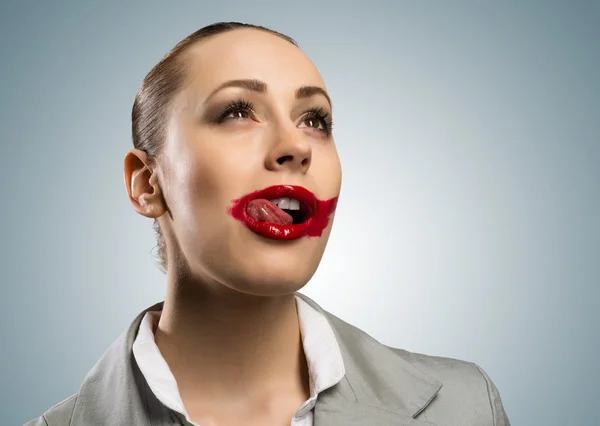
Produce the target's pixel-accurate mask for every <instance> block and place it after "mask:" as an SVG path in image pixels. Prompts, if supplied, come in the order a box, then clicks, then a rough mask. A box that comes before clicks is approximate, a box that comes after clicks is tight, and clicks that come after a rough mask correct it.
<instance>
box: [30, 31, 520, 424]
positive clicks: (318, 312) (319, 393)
mask: <svg viewBox="0 0 600 426" xmlns="http://www.w3.org/2000/svg"><path fill="white" fill-rule="evenodd" d="M331 116H332V109H331V100H330V99H329V96H328V94H327V91H326V90H325V85H324V83H323V80H322V78H321V76H320V74H319V72H318V71H317V70H316V68H315V67H314V65H313V64H312V63H311V61H310V60H309V59H308V58H307V57H306V56H305V55H304V53H303V52H302V51H301V50H300V49H298V47H297V46H296V44H295V43H294V41H293V40H292V39H290V38H289V37H287V36H284V35H282V34H280V33H277V32H274V31H271V30H268V29H266V28H263V27H257V26H252V25H245V24H239V23H219V24H215V25H211V26H208V27H205V28H203V29H201V30H199V31H197V32H196V33H194V34H192V35H190V36H189V37H187V38H186V39H184V40H183V41H181V42H180V43H179V44H178V45H177V46H176V47H175V48H174V49H173V50H172V51H171V52H170V53H169V54H168V55H167V56H166V57H165V58H164V59H163V60H162V61H161V62H160V63H159V64H158V65H156V66H155V67H154V68H153V69H152V71H151V72H150V73H149V74H148V76H146V78H145V80H144V82H143V84H142V87H141V89H140V91H139V92H138V94H137V96H136V99H135V103H134V105H133V112H132V128H133V143H134V147H135V149H133V150H132V151H130V152H129V153H128V154H127V156H126V158H125V182H126V186H127V191H128V194H129V199H130V201H131V203H132V205H133V207H134V209H135V210H136V211H137V212H138V213H139V214H141V215H143V216H146V217H150V218H153V219H155V225H156V229H157V231H158V236H159V249H160V253H161V259H162V265H163V267H164V268H165V269H166V272H167V294H166V297H165V301H164V303H160V304H157V305H155V306H153V307H150V308H148V309H147V310H146V311H144V312H142V313H141V314H140V315H139V316H138V317H137V318H136V319H135V321H134V322H133V323H132V324H131V326H130V327H129V329H128V330H127V331H126V332H125V333H124V334H123V335H122V336H121V337H120V338H119V339H118V340H117V341H116V342H115V343H114V344H113V345H112V346H111V347H110V349H109V350H108V351H107V352H106V353H105V354H104V356H103V357H102V359H101V360H100V361H99V362H98V363H97V364H96V366H95V367H94V368H93V369H92V371H90V373H89V374H88V376H87V377H86V378H85V380H84V382H83V384H82V386H81V388H80V391H79V392H78V393H77V394H76V395H73V396H72V397H71V398H68V399H67V400H65V401H63V402H62V403H60V404H58V405H57V406H55V407H53V408H51V409H50V410H48V411H47V412H46V413H45V414H44V415H43V416H42V417H40V418H38V419H36V420H33V421H32V422H30V423H29V424H30V425H48V426H63V425H65V426H66V425H76V426H83V425H167V424H192V425H200V426H209V425H261V426H262V425H290V424H292V425H296V426H300V425H306V426H308V425H317V426H324V425H331V426H333V425H337V426H347V425H414V426H420V425H422V426H425V425H439V426H442V425H469V426H479V425H480V426H484V425H486V426H487V425H489V426H492V425H494V426H500V425H509V421H508V419H507V417H506V415H505V413H504V410H503V408H502V403H501V401H500V397H499V395H498V391H497V390H496V388H495V386H494V384H493V383H492V382H491V380H490V379H489V377H487V375H486V374H485V373H484V372H483V371H482V370H480V369H479V368H478V367H477V366H476V365H474V364H472V363H468V362H463V361H458V360H453V359H444V358H437V357H430V356H425V355H420V354H413V353H409V352H406V351H403V350H398V349H392V348H388V347H386V346H384V345H382V344H380V343H378V342H377V341H375V340H374V339H373V338H371V337H369V336H368V335H366V334H365V333H364V332H362V331H360V330H358V329H356V328H354V327H352V326H350V325H349V324H346V323H344V322H343V321H341V320H340V319H338V318H336V317H334V316H333V315H331V314H329V313H327V312H325V311H324V310H323V309H322V308H321V307H319V306H318V305H317V304H316V303H315V302H313V301H311V300H310V299H308V298H307V297H305V296H303V295H300V294H298V293H296V292H297V291H298V290H299V289H301V288H302V287H303V286H304V285H305V284H306V283H307V282H308V280H309V279H310V278H311V277H312V275H313V274H314V272H315V270H316V268H317V266H318V264H319V262H320V260H321V257H322V255H323V251H324V249H325V246H326V243H327V240H328V237H329V234H330V231H331V226H332V222H333V218H334V215H335V207H336V203H337V197H338V195H339V192H340V187H341V167H340V163H339V159H338V155H337V152H336V148H335V145H334V141H333V137H332V133H331V129H332V121H331Z"/></svg>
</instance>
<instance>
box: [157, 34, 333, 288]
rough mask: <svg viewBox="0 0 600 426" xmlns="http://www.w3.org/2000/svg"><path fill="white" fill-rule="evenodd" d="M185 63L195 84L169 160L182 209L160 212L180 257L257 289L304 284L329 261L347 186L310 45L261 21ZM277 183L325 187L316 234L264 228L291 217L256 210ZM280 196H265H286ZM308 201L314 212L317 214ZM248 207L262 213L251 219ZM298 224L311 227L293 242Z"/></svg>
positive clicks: (171, 135)
mask: <svg viewBox="0 0 600 426" xmlns="http://www.w3.org/2000/svg"><path fill="white" fill-rule="evenodd" d="M186 61H188V64H189V68H188V71H187V72H188V76H187V81H186V84H185V85H184V87H182V89H181V90H180V91H179V93H178V94H177V95H176V96H175V98H174V102H173V109H172V115H171V119H170V123H169V127H168V136H167V141H166V143H165V146H164V151H163V153H162V155H161V156H160V159H159V162H158V165H159V180H160V183H161V188H162V193H163V196H164V199H165V201H166V204H167V207H168V209H169V211H170V213H171V214H170V215H168V214H165V215H163V216H162V217H161V218H160V221H161V226H162V227H163V229H165V227H166V228H167V229H168V232H166V234H167V236H168V238H171V239H173V238H174V239H175V242H176V243H175V244H173V241H171V246H172V247H175V248H174V249H173V250H175V254H176V256H177V257H179V258H180V259H183V260H184V262H185V263H186V265H187V268H189V270H190V271H191V273H192V274H193V275H194V276H197V277H199V278H200V279H201V280H202V281H204V282H206V283H209V284H217V285H225V286H227V287H229V288H231V289H233V290H236V291H239V292H243V293H247V294H254V295H281V294H287V293H290V292H294V291H296V290H298V289H299V288H301V287H302V286H304V285H305V284H306V283H307V282H308V280H309V279H310V278H311V277H312V275H313V274H314V272H315V270H316V269H317V266H318V264H319V262H320V260H321V257H322V255H323V251H324V250H325V246H326V244H327V240H328V237H329V234H330V231H331V225H332V221H333V216H334V210H335V201H336V200H337V196H338V195H339V192H340V186H341V167H340V162H339V158H338V155H337V152H336V148H335V145H334V141H333V137H332V136H331V133H330V129H329V120H330V118H331V114H332V111H331V105H330V103H329V100H328V97H327V95H326V94H325V93H326V92H325V85H324V83H323V80H322V78H321V76H320V74H319V72H318V71H317V69H316V68H315V66H314V65H313V64H312V62H311V61H310V60H309V59H308V58H307V57H306V56H305V54H304V53H303V52H302V51H301V50H300V49H298V48H297V47H295V46H294V45H292V44H291V43H289V42H288V41H286V40H284V39H281V38H279V37H277V36H275V35H272V34H270V33H267V32H264V31H259V30H254V29H238V30H233V31H230V32H227V33H223V34H219V35H216V36H213V37H210V38H208V39H206V40H204V41H201V42H199V43H196V44H195V45H194V46H192V47H191V48H190V49H189V51H188V52H187V53H186ZM231 82H237V83H231ZM301 88H305V89H303V90H300V92H299V91H298V89H301ZM306 88H312V89H306ZM315 88H316V89H315ZM273 185H293V186H300V187H303V188H304V189H307V190H308V191H310V192H312V194H314V196H315V197H316V199H317V200H318V201H316V204H315V206H316V205H319V206H320V207H319V208H318V209H320V212H319V214H320V215H321V216H322V217H321V218H320V219H319V218H313V219H314V221H313V222H312V223H313V225H312V226H313V228H314V226H316V228H315V229H313V231H312V233H311V232H309V234H310V235H312V236H308V235H306V232H305V229H304V228H301V227H300V228H298V227H295V225H285V224H283V225H282V224H281V223H279V225H275V226H274V227H272V228H273V229H270V228H269V226H267V228H266V229H267V231H266V232H261V231H260V230H261V229H262V230H263V231H265V227H264V226H263V227H262V228H261V226H260V225H261V224H260V221H263V222H265V221H266V223H267V225H268V223H270V222H271V221H273V220H274V221H275V222H282V221H283V222H285V221H286V219H285V218H284V219H282V217H284V216H282V215H281V211H279V210H278V211H272V207H273V206H272V205H267V206H265V205H263V204H261V202H257V203H258V205H257V206H255V207H254V212H251V210H252V209H251V208H249V207H247V206H246V204H248V203H249V202H250V201H251V200H252V199H253V198H256V196H252V195H248V194H252V193H255V191H258V190H262V189H264V188H267V187H271V186H273ZM294 194H299V193H294V192H291V193H289V194H288V193H282V194H275V195H283V196H286V195H287V196H289V198H294ZM275 195H273V194H267V195H265V194H262V196H263V197H264V198H268V199H273V198H281V197H276V196H275ZM258 197H259V198H260V196H258ZM296 198H301V195H298V197H296ZM236 200H238V201H236ZM262 202H263V203H265V202H266V200H262ZM277 202H279V203H281V200H279V201H276V203H277ZM284 202H285V201H284ZM254 204H256V203H254ZM300 204H302V201H301V202H300ZM304 204H310V202H309V201H307V200H306V199H304ZM283 207H288V206H283ZM290 207H291V206H290ZM307 208H308V206H306V205H304V206H303V207H302V209H303V210H304V214H305V215H307V216H310V215H311V214H314V215H317V213H316V212H315V211H313V212H312V213H310V212H308V211H307V210H306V209H307ZM312 208H313V209H315V207H314V206H313V207H312ZM284 211H285V210H284ZM236 212H237V213H236ZM288 212H289V211H288ZM289 213H291V212H289ZM249 214H254V215H255V216H256V215H257V214H258V216H260V217H259V218H258V220H255V221H254V222H252V220H248V215H249ZM261 215H262V216H261ZM276 217H277V218H279V219H276ZM286 217H287V216H286ZM323 219H324V220H323ZM299 220H303V219H302V218H300V219H299ZM318 220H320V221H321V222H320V223H321V224H322V226H321V228H319V226H318V223H317V221H318ZM249 222H252V223H253V224H254V225H255V226H254V227H252V226H251V224H250V225H249ZM257 223H259V225H258V226H256V225H257ZM262 225H265V223H262ZM286 226H287V228H286ZM292 228H293V229H296V230H298V229H300V234H301V235H302V234H304V235H302V236H300V237H299V238H296V237H297V236H298V235H296V236H294V235H291V238H292V239H285V238H284V237H285V236H286V235H288V236H290V232H288V231H289V230H290V229H292ZM286 229H287V231H286ZM292 234H293V232H292ZM296 234H298V232H296ZM282 238H284V239H282Z"/></svg>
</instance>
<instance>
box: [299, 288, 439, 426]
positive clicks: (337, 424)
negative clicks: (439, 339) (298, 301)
mask: <svg viewBox="0 0 600 426" xmlns="http://www.w3.org/2000/svg"><path fill="white" fill-rule="evenodd" d="M298 296H299V297H301V298H303V299H304V300H305V301H306V302H307V303H308V304H310V305H311V306H312V307H313V308H315V309H316V310H318V311H319V312H321V313H322V314H323V315H325V317H326V318H327V319H328V320H329V323H330V324H331V327H332V329H333V332H334V334H335V336H336V339H337V341H338V345H339V347H340V351H341V353H342V358H343V360H344V367H345V369H346V376H345V377H344V379H343V380H342V381H341V382H340V383H338V384H337V385H335V386H333V387H332V388H330V389H328V390H326V391H325V392H323V393H322V394H320V395H319V398H318V400H317V405H316V406H315V426H350V425H377V426H388V425H390V426H391V425H396V426H435V425H433V424H432V423H427V422H425V421H422V420H418V419H416V417H417V416H418V415H419V413H421V412H422V411H423V410H424V409H425V408H426V407H427V405H429V403H430V402H431V401H432V400H433V399H434V398H435V396H436V395H437V393H438V392H439V390H440V389H441V388H442V383H441V382H439V381H438V380H436V379H434V378H432V377H430V376H428V375H426V374H425V373H423V372H422V371H420V370H418V369H417V368H415V367H413V365H412V364H411V363H410V362H409V361H408V360H405V359H404V358H402V356H401V355H400V352H398V351H395V350H392V349H391V348H389V347H387V346H385V345H383V344H381V343H379V342H377V341H376V340H375V339H373V338H372V337H370V336H369V335H367V334H366V333H364V332H363V331H361V330H359V329H358V328H356V327H353V326H351V325H350V324H347V323H345V322H344V321H342V320H340V319H339V318H337V317H335V316H334V315H332V314H330V313H328V312H326V311H324V310H323V309H322V308H321V307H320V306H319V305H318V304H316V303H315V302H314V301H312V300H311V299H309V298H308V297H306V296H304V295H302V294H298Z"/></svg>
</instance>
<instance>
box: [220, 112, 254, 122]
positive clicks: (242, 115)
mask: <svg viewBox="0 0 600 426" xmlns="http://www.w3.org/2000/svg"><path fill="white" fill-rule="evenodd" d="M224 118H225V119H226V120H239V119H241V118H250V113H249V112H248V111H245V110H237V111H232V112H230V113H229V114H227V116H226V117H224Z"/></svg>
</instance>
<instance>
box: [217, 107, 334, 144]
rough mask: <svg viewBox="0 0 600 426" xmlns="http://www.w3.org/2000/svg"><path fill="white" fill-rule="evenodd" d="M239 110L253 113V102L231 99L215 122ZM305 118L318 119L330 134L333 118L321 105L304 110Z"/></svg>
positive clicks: (323, 130)
mask: <svg viewBox="0 0 600 426" xmlns="http://www.w3.org/2000/svg"><path fill="white" fill-rule="evenodd" d="M239 111H247V112H251V113H253V112H254V104H253V103H252V102H249V101H246V100H244V99H240V100H237V101H232V102H230V103H229V104H228V105H227V107H225V109H224V110H223V111H222V112H221V113H220V114H219V116H218V118H217V120H216V122H217V123H218V124H221V123H223V122H224V121H225V120H227V116H228V115H229V114H231V113H234V112H239ZM307 119H317V120H319V121H320V122H321V124H322V125H323V129H322V130H321V131H322V132H324V133H325V134H326V135H327V136H331V130H332V128H333V120H332V119H331V117H330V115H329V113H328V112H327V111H325V109H323V108H321V107H316V108H311V109H309V110H308V111H306V115H305V116H304V118H303V120H307Z"/></svg>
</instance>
